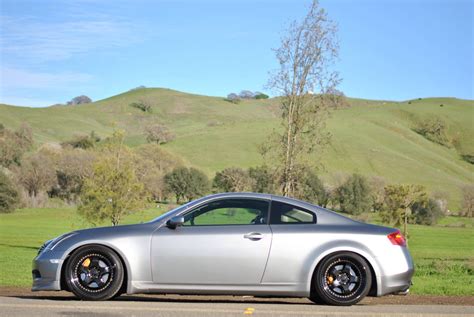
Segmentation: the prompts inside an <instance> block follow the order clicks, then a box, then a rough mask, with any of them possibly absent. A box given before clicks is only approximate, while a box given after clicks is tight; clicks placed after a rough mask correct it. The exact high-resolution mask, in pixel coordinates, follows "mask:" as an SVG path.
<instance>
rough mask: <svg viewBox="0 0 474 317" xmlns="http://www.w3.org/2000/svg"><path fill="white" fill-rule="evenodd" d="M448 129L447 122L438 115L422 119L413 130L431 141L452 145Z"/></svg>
mask: <svg viewBox="0 0 474 317" xmlns="http://www.w3.org/2000/svg"><path fill="white" fill-rule="evenodd" d="M447 130H448V127H447V124H446V122H445V121H444V120H442V119H441V118H438V117H434V118H430V119H426V120H423V121H420V122H418V123H417V126H416V127H415V128H414V129H413V131H415V132H416V133H418V134H420V135H422V136H424V137H425V138H426V139H428V140H430V141H431V142H434V143H438V144H440V145H443V146H447V147H450V146H451V142H450V140H449V138H448V135H447Z"/></svg>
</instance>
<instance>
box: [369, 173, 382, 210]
mask: <svg viewBox="0 0 474 317" xmlns="http://www.w3.org/2000/svg"><path fill="white" fill-rule="evenodd" d="M368 182H369V186H370V201H371V204H372V211H373V212H381V211H383V208H384V198H385V190H384V188H385V184H386V183H385V180H384V179H383V178H382V177H380V176H373V177H371V178H369V181H368Z"/></svg>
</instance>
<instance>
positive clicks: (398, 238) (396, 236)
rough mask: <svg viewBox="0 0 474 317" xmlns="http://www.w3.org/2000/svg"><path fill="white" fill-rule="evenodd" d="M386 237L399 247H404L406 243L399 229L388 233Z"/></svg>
mask: <svg viewBox="0 0 474 317" xmlns="http://www.w3.org/2000/svg"><path fill="white" fill-rule="evenodd" d="M387 238H388V240H390V242H392V244H393V245H399V246H401V247H405V246H406V245H407V242H406V240H405V237H404V236H403V235H402V234H401V233H400V231H399V230H397V231H395V232H393V233H391V234H389V235H388V236H387Z"/></svg>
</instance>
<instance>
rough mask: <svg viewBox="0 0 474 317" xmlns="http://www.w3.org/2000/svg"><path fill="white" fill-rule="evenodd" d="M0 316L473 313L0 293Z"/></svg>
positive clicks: (470, 310) (473, 310)
mask: <svg viewBox="0 0 474 317" xmlns="http://www.w3.org/2000/svg"><path fill="white" fill-rule="evenodd" d="M0 316H13V317H16V316H22V317H23V316H31V317H33V316H34V317H43V316H44V317H49V316H79V317H115V316H117V317H120V316H136V317H141V316H185V317H187V316H189V317H194V316H205V317H211V316H363V317H372V316H413V317H415V316H474V306H451V305H364V304H359V305H355V306H352V307H330V306H320V305H314V304H311V303H309V302H305V301H291V300H290V301H285V300H275V301H262V302H259V301H255V300H249V301H248V302H241V301H232V300H220V301H209V302H207V301H193V300H189V299H186V298H184V299H172V300H166V299H162V298H160V299H153V298H147V297H138V298H134V297H129V298H125V299H119V300H114V301H108V302H85V301H79V300H75V299H70V298H62V297H57V298H55V297H51V298H48V299H45V298H35V297H21V298H20V297H0Z"/></svg>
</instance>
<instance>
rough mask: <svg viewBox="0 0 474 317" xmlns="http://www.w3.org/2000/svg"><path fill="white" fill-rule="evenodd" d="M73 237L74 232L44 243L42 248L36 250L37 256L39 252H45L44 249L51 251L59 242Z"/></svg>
mask: <svg viewBox="0 0 474 317" xmlns="http://www.w3.org/2000/svg"><path fill="white" fill-rule="evenodd" d="M73 235H76V232H69V233H66V234H63V235H61V236H59V237H57V238H55V239H52V240H48V241H46V242H45V243H44V244H43V245H42V246H41V248H39V250H38V254H40V253H41V252H43V251H45V250H46V249H48V250H52V249H54V247H55V246H57V245H58V244H59V242H61V241H63V240H65V239H67V238H69V237H72V236H73Z"/></svg>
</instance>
